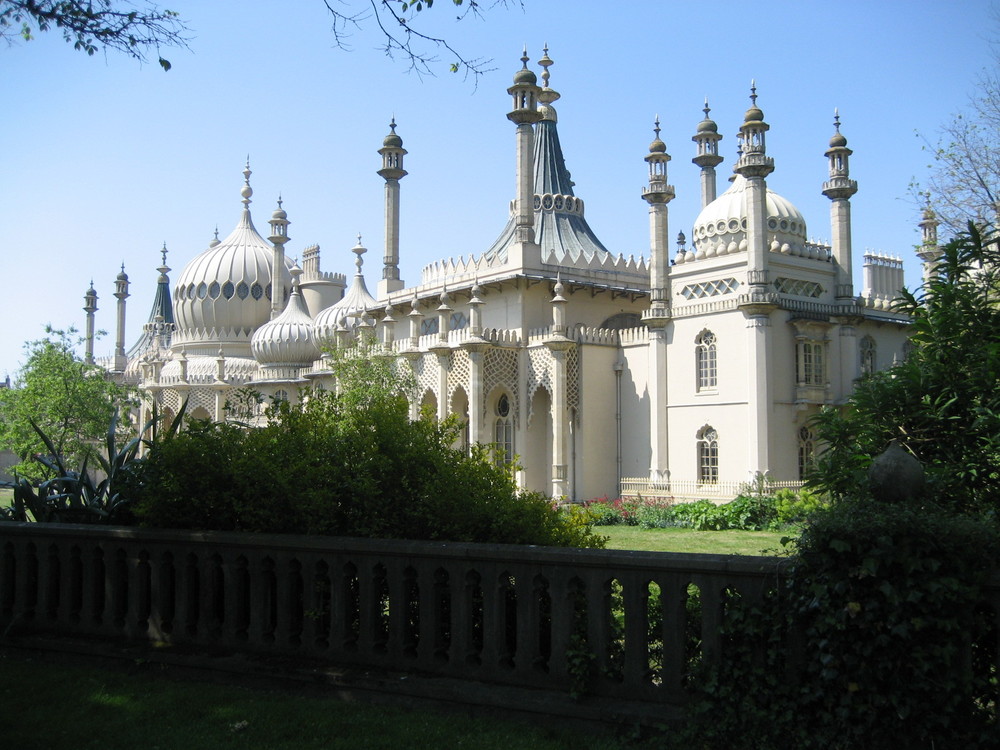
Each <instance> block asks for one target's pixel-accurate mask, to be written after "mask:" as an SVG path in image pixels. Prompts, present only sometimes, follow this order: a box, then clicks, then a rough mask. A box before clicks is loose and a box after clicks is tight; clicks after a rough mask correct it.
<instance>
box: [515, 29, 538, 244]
mask: <svg viewBox="0 0 1000 750" xmlns="http://www.w3.org/2000/svg"><path fill="white" fill-rule="evenodd" d="M540 91H541V89H539V88H538V79H537V78H536V76H535V74H534V73H533V72H532V71H530V70H528V49H527V47H525V49H524V54H522V55H521V69H520V70H519V71H517V73H515V74H514V82H513V84H512V85H511V86H510V88H508V89H507V93H508V94H510V95H511V98H512V105H513V106H512V109H511V111H510V112H509V113H507V119H508V120H510V121H511V122H513V123H514V124H515V125H516V126H517V197H516V198H515V204H514V205H515V206H516V212H515V214H516V216H517V221H516V225H515V240H516V241H517V242H518V243H521V244H522V245H523V244H531V243H533V242H534V241H535V228H534V224H535V216H534V208H533V203H532V190H531V188H532V184H531V178H532V174H533V172H534V169H533V165H532V161H533V152H534V131H533V130H532V127H531V126H532V125H533V124H534V123H536V122H538V121H539V120H540V119H541V118H542V114H541V113H540V112H539V111H538V94H539V93H540Z"/></svg>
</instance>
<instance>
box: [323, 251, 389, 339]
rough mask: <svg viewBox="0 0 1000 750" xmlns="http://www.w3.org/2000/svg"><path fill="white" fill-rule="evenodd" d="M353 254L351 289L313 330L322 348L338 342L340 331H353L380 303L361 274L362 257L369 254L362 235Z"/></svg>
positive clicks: (326, 311)
mask: <svg viewBox="0 0 1000 750" xmlns="http://www.w3.org/2000/svg"><path fill="white" fill-rule="evenodd" d="M351 252H352V253H354V254H355V255H356V256H357V260H355V261H354V263H355V266H357V269H358V270H357V272H356V273H355V274H354V280H353V281H352V282H351V287H350V288H349V289H348V290H347V292H346V293H345V294H344V296H343V298H342V299H340V300H338V301H337V302H335V303H333V304H332V305H330V306H329V307H328V308H326V309H325V310H322V311H321V312H320V313H319V314H318V315H317V316H316V319H315V321H314V322H313V330H314V331H315V334H316V342H317V344H319V345H320V346H323V345H330V344H333V343H334V341H335V340H336V335H337V331H338V330H344V329H346V330H353V329H355V328H356V327H357V326H358V323H359V322H360V321H359V320H358V318H360V317H361V316H362V315H364V313H365V311H366V310H369V309H371V308H373V307H376V306H377V305H378V302H377V301H376V299H375V298H374V297H372V295H371V294H370V293H369V292H368V287H367V286H365V277H364V274H363V273H361V266H362V264H363V263H364V261H363V260H362V258H361V256H362V255H364V254H365V253H366V252H368V249H367V248H366V247H363V246H362V244H361V235H360V234H359V235H358V244H357V245H355V246H354V247H353V248H351Z"/></svg>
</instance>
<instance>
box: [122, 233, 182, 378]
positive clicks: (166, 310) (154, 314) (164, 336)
mask: <svg viewBox="0 0 1000 750" xmlns="http://www.w3.org/2000/svg"><path fill="white" fill-rule="evenodd" d="M160 252H161V253H162V261H161V265H160V267H159V268H157V269H156V270H157V271H159V272H160V277H159V278H158V279H157V280H156V293H155V294H154V295H153V306H152V308H151V309H150V311H149V318H148V320H147V321H146V324H145V325H143V327H142V335H141V336H139V340H138V341H136V342H135V343H134V344H133V345H132V348H131V349H129V350H128V354H127V357H128V359H129V361H132V360H133V359H136V358H138V357H141V356H142V355H143V354H145V353H146V352H147V351H149V350H150V349H151V348H152V346H153V343H154V339H155V338H156V336H157V334H158V333H159V336H160V345H161V346H163V347H165V348H169V347H170V334H171V332H172V331H173V329H174V307H173V305H172V304H171V302H170V279H169V278H168V277H167V273H168V272H169V271H170V267H169V266H167V244H166V243H163V249H162V250H161V251H160ZM160 326H162V329H161V330H160V331H159V332H157V330H156V328H157V327H160Z"/></svg>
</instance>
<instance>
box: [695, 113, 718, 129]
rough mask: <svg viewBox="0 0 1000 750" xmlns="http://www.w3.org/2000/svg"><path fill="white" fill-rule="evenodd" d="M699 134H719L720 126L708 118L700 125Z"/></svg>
mask: <svg viewBox="0 0 1000 750" xmlns="http://www.w3.org/2000/svg"><path fill="white" fill-rule="evenodd" d="M697 132H699V133H718V132H719V126H718V125H716V124H715V120H709V119H708V118H707V117H706V118H705V119H704V120H702V121H701V122H699V123H698V127H697Z"/></svg>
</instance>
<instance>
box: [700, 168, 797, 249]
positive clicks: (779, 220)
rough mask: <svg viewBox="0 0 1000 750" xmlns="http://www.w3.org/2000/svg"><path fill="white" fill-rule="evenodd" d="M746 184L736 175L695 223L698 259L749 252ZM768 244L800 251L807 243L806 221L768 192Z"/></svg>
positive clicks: (779, 198)
mask: <svg viewBox="0 0 1000 750" xmlns="http://www.w3.org/2000/svg"><path fill="white" fill-rule="evenodd" d="M746 199H747V181H746V179H745V178H744V177H743V176H741V175H737V177H736V179H735V180H733V183H732V185H730V186H729V189H728V190H726V192H724V193H723V194H722V195H720V196H719V197H718V198H716V199H715V200H714V201H712V202H711V203H709V204H708V205H707V206H705V208H703V209H702V210H701V213H700V214H698V218H697V219H695V222H694V230H693V235H694V237H693V241H694V246H695V248H696V253H697V256H698V257H699V258H701V257H706V256H708V257H711V256H713V255H724V254H726V253H734V252H739V251H741V250H746V247H747V208H746ZM765 227H766V232H767V240H768V243H770V244H771V245H773V243H774V242H775V241H776V242H777V243H778V246H779V247H784V246H786V245H787V246H789V248H791V249H798V250H801V248H802V247H803V246H804V245H805V242H806V220H805V218H804V217H803V216H802V214H801V212H800V211H799V209H797V208H796V207H795V206H794V205H793V204H792V202H791V201H789V200H786V199H785V198H783V197H781V196H780V195H778V194H777V193H775V192H773V191H771V190H770V189H768V191H767V219H766V223H765Z"/></svg>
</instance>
